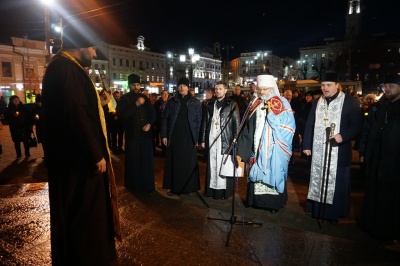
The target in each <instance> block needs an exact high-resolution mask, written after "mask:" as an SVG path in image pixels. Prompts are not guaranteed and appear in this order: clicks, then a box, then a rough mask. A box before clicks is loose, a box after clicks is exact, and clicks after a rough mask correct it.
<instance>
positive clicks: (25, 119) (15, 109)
mask: <svg viewBox="0 0 400 266" xmlns="http://www.w3.org/2000/svg"><path fill="white" fill-rule="evenodd" d="M4 116H5V119H6V121H7V123H8V124H9V125H10V133H11V138H12V141H13V142H14V147H15V152H16V153H17V159H20V158H21V156H22V154H21V153H22V152H21V142H22V143H23V144H24V150H25V156H26V158H27V159H28V158H29V157H30V156H31V154H30V152H29V141H28V139H29V138H30V136H31V134H32V123H33V122H32V118H31V113H30V111H29V110H28V108H26V107H25V106H24V105H23V103H22V102H21V101H20V100H19V97H18V96H16V95H13V96H11V97H10V102H9V104H8V107H7V109H6V111H5V113H4Z"/></svg>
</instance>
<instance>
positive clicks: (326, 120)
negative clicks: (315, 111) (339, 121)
mask: <svg viewBox="0 0 400 266" xmlns="http://www.w3.org/2000/svg"><path fill="white" fill-rule="evenodd" d="M328 121H329V118H327V117H325V118H324V123H325V126H327V125H328Z"/></svg>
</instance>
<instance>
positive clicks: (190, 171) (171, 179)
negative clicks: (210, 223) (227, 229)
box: [163, 97, 200, 194]
mask: <svg viewBox="0 0 400 266" xmlns="http://www.w3.org/2000/svg"><path fill="white" fill-rule="evenodd" d="M187 100H188V97H184V98H183V99H181V101H182V102H181V104H180V109H179V111H178V114H177V117H176V121H175V125H174V130H173V132H172V134H171V138H170V139H169V140H168V141H169V142H170V143H171V145H168V147H167V155H166V158H165V168H164V181H163V188H169V189H170V190H171V193H174V194H187V193H192V192H196V191H198V190H199V189H200V179H199V168H198V163H197V149H196V146H195V145H193V139H192V134H191V132H190V126H189V121H188V108H187Z"/></svg>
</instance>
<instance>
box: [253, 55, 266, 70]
mask: <svg viewBox="0 0 400 266" xmlns="http://www.w3.org/2000/svg"><path fill="white" fill-rule="evenodd" d="M267 56H268V52H258V53H257V55H256V56H255V57H254V59H256V60H257V59H258V58H259V57H261V66H262V73H267V64H264V58H267ZM257 65H258V63H257Z"/></svg>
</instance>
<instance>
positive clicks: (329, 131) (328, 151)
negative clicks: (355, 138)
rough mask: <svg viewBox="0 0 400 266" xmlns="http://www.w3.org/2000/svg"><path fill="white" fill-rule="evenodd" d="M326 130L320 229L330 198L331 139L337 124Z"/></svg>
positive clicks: (332, 140)
mask: <svg viewBox="0 0 400 266" xmlns="http://www.w3.org/2000/svg"><path fill="white" fill-rule="evenodd" d="M325 130H326V142H325V156H324V167H323V174H322V182H321V196H320V202H321V205H320V206H319V219H318V225H319V229H322V222H323V220H324V217H325V208H326V198H327V196H328V185H329V174H330V168H331V159H332V146H333V144H334V141H335V140H334V139H330V138H329V137H331V136H333V135H334V131H335V124H334V123H332V124H331V126H330V127H327V128H326V129H325ZM325 172H326V174H325ZM321 210H322V211H321ZM321 212H322V215H321Z"/></svg>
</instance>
